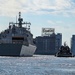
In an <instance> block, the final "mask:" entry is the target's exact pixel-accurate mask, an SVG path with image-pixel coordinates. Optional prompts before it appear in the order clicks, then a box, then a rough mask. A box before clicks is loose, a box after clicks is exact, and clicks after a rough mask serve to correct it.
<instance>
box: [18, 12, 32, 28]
mask: <svg viewBox="0 0 75 75" xmlns="http://www.w3.org/2000/svg"><path fill="white" fill-rule="evenodd" d="M18 21H19V23H17V24H18V26H19V27H22V25H23V24H26V28H27V25H28V27H30V25H31V23H30V22H29V23H28V22H23V18H21V12H19V18H18ZM28 29H29V28H28Z"/></svg>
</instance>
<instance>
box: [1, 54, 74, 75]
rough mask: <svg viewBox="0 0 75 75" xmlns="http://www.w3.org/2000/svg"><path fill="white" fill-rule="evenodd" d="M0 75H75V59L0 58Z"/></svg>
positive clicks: (44, 57)
mask: <svg viewBox="0 0 75 75" xmlns="http://www.w3.org/2000/svg"><path fill="white" fill-rule="evenodd" d="M0 75H75V57H55V56H50V55H48V56H47V55H34V56H33V57H0Z"/></svg>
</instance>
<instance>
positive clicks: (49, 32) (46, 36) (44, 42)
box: [35, 28, 62, 55]
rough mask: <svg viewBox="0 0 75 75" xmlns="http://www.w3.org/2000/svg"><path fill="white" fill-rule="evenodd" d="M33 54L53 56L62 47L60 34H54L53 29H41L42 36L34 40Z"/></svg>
mask: <svg viewBox="0 0 75 75" xmlns="http://www.w3.org/2000/svg"><path fill="white" fill-rule="evenodd" d="M35 41H36V46H37V49H36V52H35V54H44V55H55V54H56V52H57V51H58V49H59V48H60V46H61V45H62V34H61V33H58V34H55V29H54V28H43V29H42V35H41V36H38V37H36V38H35Z"/></svg>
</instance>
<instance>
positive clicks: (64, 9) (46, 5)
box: [0, 0, 75, 46]
mask: <svg viewBox="0 0 75 75" xmlns="http://www.w3.org/2000/svg"><path fill="white" fill-rule="evenodd" d="M18 12H21V13H22V17H23V18H24V19H23V21H27V22H31V32H32V34H33V36H34V37H36V36H40V35H41V34H42V28H55V33H62V38H63V40H62V41H63V42H65V41H66V42H67V44H68V45H69V46H70V40H71V37H72V35H74V34H75V29H74V28H75V1H74V0H18V1H17V0H10V1H9V0H2V1H1V0H0V32H1V31H2V30H4V29H6V28H8V26H9V22H11V21H13V22H16V16H17V18H18Z"/></svg>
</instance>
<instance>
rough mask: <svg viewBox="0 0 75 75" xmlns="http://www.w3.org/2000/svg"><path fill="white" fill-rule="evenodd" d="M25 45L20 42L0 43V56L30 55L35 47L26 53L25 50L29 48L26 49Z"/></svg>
mask: <svg viewBox="0 0 75 75" xmlns="http://www.w3.org/2000/svg"><path fill="white" fill-rule="evenodd" d="M25 47H26V46H25V45H22V44H0V56H32V55H33V54H34V52H35V50H34V49H35V48H33V50H32V51H33V52H31V53H28V52H27V51H31V50H27V49H25ZM25 51H26V52H25ZM23 53H24V54H23ZM27 53H28V54H27Z"/></svg>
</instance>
